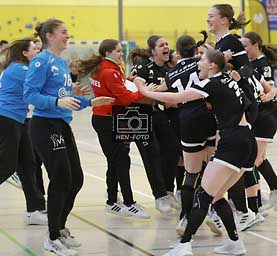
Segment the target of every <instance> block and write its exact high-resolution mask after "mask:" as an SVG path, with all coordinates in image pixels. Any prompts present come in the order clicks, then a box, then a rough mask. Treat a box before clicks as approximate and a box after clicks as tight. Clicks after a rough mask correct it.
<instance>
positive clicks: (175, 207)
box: [167, 191, 181, 210]
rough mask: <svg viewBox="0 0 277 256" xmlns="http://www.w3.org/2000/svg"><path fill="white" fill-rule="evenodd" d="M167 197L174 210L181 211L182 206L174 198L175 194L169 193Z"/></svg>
mask: <svg viewBox="0 0 277 256" xmlns="http://www.w3.org/2000/svg"><path fill="white" fill-rule="evenodd" d="M167 197H168V201H169V204H170V206H171V207H172V208H174V209H176V210H179V209H181V204H180V203H179V202H178V201H177V200H176V197H175V196H174V194H173V192H169V191H167Z"/></svg>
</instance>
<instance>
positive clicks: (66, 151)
mask: <svg viewBox="0 0 277 256" xmlns="http://www.w3.org/2000/svg"><path fill="white" fill-rule="evenodd" d="M30 132H31V137H32V142H33V146H34V147H35V150H36V151H37V153H38V155H39V158H40V159H41V160H42V162H43V163H44V166H45V168H46V171H47V173H48V177H49V186H48V191H47V194H48V202H47V203H48V207H47V212H48V227H49V236H50V239H51V240H55V239H57V238H58V237H59V236H60V230H61V229H63V228H65V223H66V220H67V217H68V215H69V213H70V211H71V210H72V208H73V205H74V201H75V198H76V195H77V193H78V192H79V190H80V189H81V187H82V185H83V180H84V177H83V171H82V168H81V163H80V158H79V153H78V150H77V146H76V143H75V138H74V136H73V133H72V131H71V128H70V126H69V125H68V124H67V123H66V122H65V121H64V120H62V119H56V118H41V117H37V116H35V117H33V118H32V120H31V122H30Z"/></svg>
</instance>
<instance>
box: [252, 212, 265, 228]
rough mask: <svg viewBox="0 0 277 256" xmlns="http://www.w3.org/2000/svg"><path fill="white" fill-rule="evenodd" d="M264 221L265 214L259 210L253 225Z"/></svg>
mask: <svg viewBox="0 0 277 256" xmlns="http://www.w3.org/2000/svg"><path fill="white" fill-rule="evenodd" d="M264 221H265V218H264V216H263V215H262V214H260V213H259V212H258V213H257V214H256V217H255V220H254V224H253V225H252V226H254V225H256V224H259V223H262V222H264Z"/></svg>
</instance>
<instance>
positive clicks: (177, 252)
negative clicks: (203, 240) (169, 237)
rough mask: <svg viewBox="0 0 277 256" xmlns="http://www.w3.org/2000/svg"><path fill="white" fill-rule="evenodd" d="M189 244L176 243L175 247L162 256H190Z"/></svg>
mask: <svg viewBox="0 0 277 256" xmlns="http://www.w3.org/2000/svg"><path fill="white" fill-rule="evenodd" d="M192 255H193V253H192V248H191V242H187V243H178V244H177V246H176V247H175V248H174V249H172V250H170V251H169V252H168V253H166V254H164V255H163V256H192Z"/></svg>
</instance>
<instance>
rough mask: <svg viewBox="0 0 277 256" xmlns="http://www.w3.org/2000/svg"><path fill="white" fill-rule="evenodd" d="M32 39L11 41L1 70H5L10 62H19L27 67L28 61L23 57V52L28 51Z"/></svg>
mask: <svg viewBox="0 0 277 256" xmlns="http://www.w3.org/2000/svg"><path fill="white" fill-rule="evenodd" d="M31 42H33V38H23V39H19V40H15V41H13V42H12V43H11V44H10V45H9V47H8V48H7V51H6V60H5V62H4V63H3V65H2V67H1V68H3V69H5V68H7V67H8V66H9V65H10V64H11V63H12V62H19V63H23V64H26V65H28V64H29V60H28V59H27V58H26V57H25V56H24V55H23V51H28V50H29V48H30V43H31Z"/></svg>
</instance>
